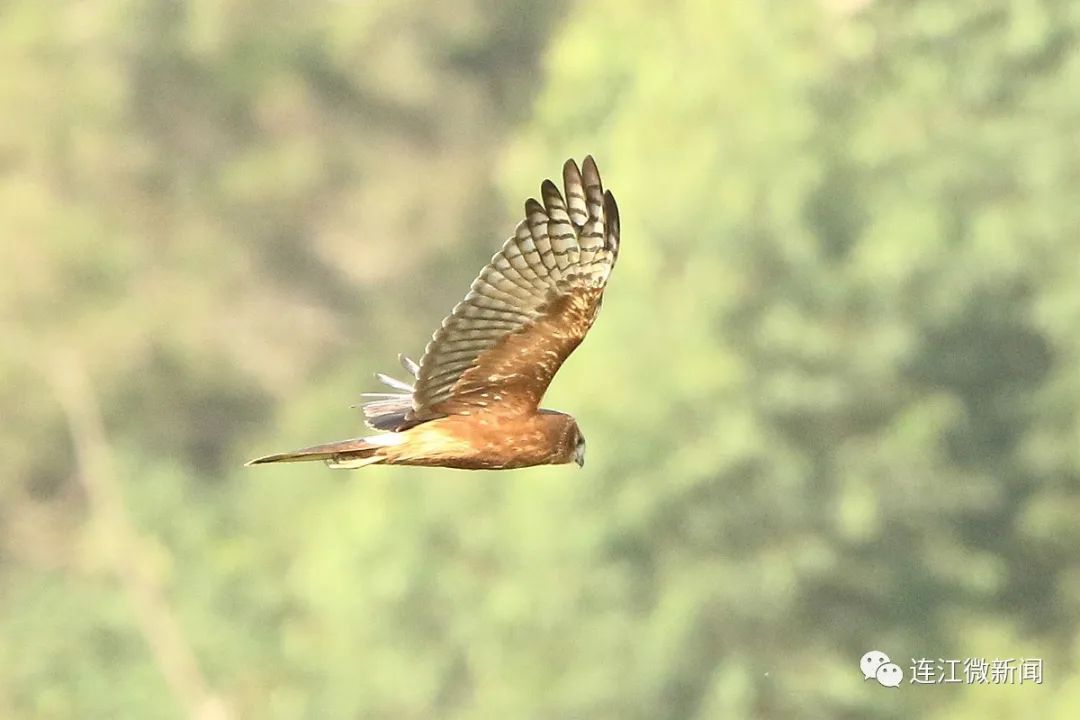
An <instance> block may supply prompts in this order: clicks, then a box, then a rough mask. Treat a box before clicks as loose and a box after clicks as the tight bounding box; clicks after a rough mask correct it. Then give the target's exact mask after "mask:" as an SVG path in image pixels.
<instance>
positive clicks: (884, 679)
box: [874, 662, 904, 687]
mask: <svg viewBox="0 0 1080 720" xmlns="http://www.w3.org/2000/svg"><path fill="white" fill-rule="evenodd" d="M874 677H875V678H877V681H878V682H879V683H881V684H882V685H884V686H885V687H900V683H902V682H904V671H903V670H901V669H900V666H899V665H897V664H896V663H891V662H887V663H885V664H884V665H882V666H881V667H879V668H878V669H877V672H876V673H874Z"/></svg>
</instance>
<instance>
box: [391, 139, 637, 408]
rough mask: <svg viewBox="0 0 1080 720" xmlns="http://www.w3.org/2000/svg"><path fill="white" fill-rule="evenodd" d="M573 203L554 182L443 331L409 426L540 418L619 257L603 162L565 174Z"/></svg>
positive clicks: (427, 359)
mask: <svg viewBox="0 0 1080 720" xmlns="http://www.w3.org/2000/svg"><path fill="white" fill-rule="evenodd" d="M563 182H564V188H565V190H566V198H565V200H564V198H563V196H562V195H561V194H560V193H559V190H558V188H556V187H555V184H554V183H552V182H551V181H550V180H545V181H544V183H543V185H542V186H541V197H542V199H543V203H542V204H541V203H540V202H538V201H536V200H534V199H529V200H528V201H527V202H526V203H525V220H523V221H522V222H521V223H520V224H519V225H518V227H517V230H516V231H515V233H514V235H513V236H512V237H511V238H510V239H509V240H507V241H506V243H505V244H504V245H503V247H502V249H501V250H500V251H499V252H498V253H496V254H495V255H494V256H493V257H492V259H491V262H490V263H489V264H488V265H487V267H485V268H484V269H483V270H482V271H481V272H480V275H479V277H477V278H476V280H474V281H473V283H472V286H471V288H470V290H469V293H468V294H467V295H466V296H465V299H464V300H463V301H462V302H460V303H458V305H457V306H456V307H455V308H454V309H453V311H452V312H451V314H450V315H449V316H448V317H447V318H446V319H445V320H444V321H443V323H442V326H441V327H440V328H439V329H438V330H437V331H436V332H435V334H434V336H433V337H432V340H431V342H430V343H428V346H427V349H426V350H425V351H424V355H423V357H422V358H421V359H420V364H419V368H418V369H417V372H416V383H415V385H414V386H413V388H412V408H411V410H410V411H409V412H407V413H405V414H404V416H402V417H403V419H404V422H405V425H409V424H415V422H422V421H424V420H426V419H429V418H432V417H439V416H443V415H451V414H471V413H473V412H477V411H479V410H481V409H483V408H487V407H489V406H493V407H495V406H497V408H498V411H499V412H500V413H505V414H510V415H514V414H521V413H527V412H531V411H534V410H535V409H536V408H537V406H538V404H539V402H540V399H541V397H543V394H544V391H545V390H546V389H547V387H548V385H549V384H550V382H551V379H552V377H554V375H555V373H556V371H558V369H559V367H560V366H561V365H562V363H563V361H564V360H565V359H566V358H567V357H568V356H569V355H570V353H571V352H573V351H574V348H576V347H577V346H578V344H580V343H581V340H582V339H583V338H584V337H585V333H586V332H587V331H588V330H589V328H590V327H591V326H592V323H593V320H594V319H595V318H596V313H597V311H598V310H599V308H600V303H601V298H602V295H603V292H604V287H605V286H606V284H607V280H608V277H609V275H610V274H611V269H612V267H613V266H614V265H615V260H616V258H617V256H618V251H619V214H618V208H617V206H616V204H615V198H614V197H613V196H612V194H611V193H610V192H606V193H605V192H604V189H603V186H602V184H601V182H600V174H599V173H598V172H597V169H596V163H595V162H593V159H592V158H591V157H586V158H585V161H584V162H583V163H582V166H581V168H580V169H579V168H578V166H577V164H576V163H575V162H574V161H573V160H568V161H567V162H566V165H565V166H564V167H563Z"/></svg>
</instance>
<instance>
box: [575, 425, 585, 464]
mask: <svg viewBox="0 0 1080 720" xmlns="http://www.w3.org/2000/svg"><path fill="white" fill-rule="evenodd" d="M574 462H576V463H577V466H578V467H585V436H584V435H582V434H581V430H578V432H577V442H576V443H575V444H574Z"/></svg>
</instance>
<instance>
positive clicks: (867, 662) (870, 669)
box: [859, 650, 889, 680]
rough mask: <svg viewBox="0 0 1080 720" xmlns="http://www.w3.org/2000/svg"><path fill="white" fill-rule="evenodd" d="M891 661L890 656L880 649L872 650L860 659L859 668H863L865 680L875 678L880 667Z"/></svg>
mask: <svg viewBox="0 0 1080 720" xmlns="http://www.w3.org/2000/svg"><path fill="white" fill-rule="evenodd" d="M887 662H889V656H888V655H886V654H885V653H883V652H881V651H880V650H871V651H870V652H868V653H866V654H865V655H863V656H862V658H861V659H860V660H859V669H860V670H862V674H863V680H873V679H874V678H875V677H877V671H878V668H879V667H881V666H882V665H884V664H885V663H887Z"/></svg>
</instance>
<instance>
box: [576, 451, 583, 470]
mask: <svg viewBox="0 0 1080 720" xmlns="http://www.w3.org/2000/svg"><path fill="white" fill-rule="evenodd" d="M574 462H576V463H577V466H578V467H579V468H583V467H585V453H583V452H579V453H575V454H574Z"/></svg>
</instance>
